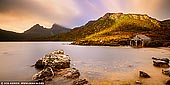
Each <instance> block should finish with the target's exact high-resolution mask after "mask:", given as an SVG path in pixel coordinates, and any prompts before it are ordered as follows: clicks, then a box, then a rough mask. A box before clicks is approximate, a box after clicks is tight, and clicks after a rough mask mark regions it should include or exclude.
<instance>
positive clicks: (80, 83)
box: [72, 79, 91, 85]
mask: <svg viewBox="0 0 170 85" xmlns="http://www.w3.org/2000/svg"><path fill="white" fill-rule="evenodd" d="M72 85H91V84H89V82H88V81H87V80H86V79H76V80H75V81H73V83H72Z"/></svg>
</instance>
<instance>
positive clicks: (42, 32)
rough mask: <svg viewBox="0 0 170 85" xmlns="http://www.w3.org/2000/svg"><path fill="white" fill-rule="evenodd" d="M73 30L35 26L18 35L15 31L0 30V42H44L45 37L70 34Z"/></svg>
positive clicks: (60, 27)
mask: <svg viewBox="0 0 170 85" xmlns="http://www.w3.org/2000/svg"><path fill="white" fill-rule="evenodd" d="M70 30H71V29H69V28H66V27H63V26H60V25H58V24H53V25H52V27H51V28H50V29H49V28H44V27H43V26H40V25H39V24H35V25H34V26H32V27H31V28H30V29H28V30H26V31H24V32H23V33H16V32H13V31H6V30H2V29H0V34H1V37H0V41H13V40H16V41H18V40H23V41H24V40H29V41H30V40H37V39H38V38H40V39H38V40H41V39H42V40H43V37H49V36H52V35H56V34H59V33H64V32H68V31H70Z"/></svg>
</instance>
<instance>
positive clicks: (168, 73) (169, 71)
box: [162, 69, 170, 76]
mask: <svg viewBox="0 0 170 85" xmlns="http://www.w3.org/2000/svg"><path fill="white" fill-rule="evenodd" d="M162 73H163V74H165V75H168V76H170V70H163V69H162Z"/></svg>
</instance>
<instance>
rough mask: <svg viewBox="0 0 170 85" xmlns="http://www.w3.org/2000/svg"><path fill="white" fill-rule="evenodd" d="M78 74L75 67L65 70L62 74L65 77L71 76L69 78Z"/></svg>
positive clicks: (73, 77) (76, 76)
mask: <svg viewBox="0 0 170 85" xmlns="http://www.w3.org/2000/svg"><path fill="white" fill-rule="evenodd" d="M79 76H80V72H79V70H77V69H76V68H71V69H69V70H67V72H66V73H65V74H64V77H65V78H71V79H75V78H78V77H79Z"/></svg>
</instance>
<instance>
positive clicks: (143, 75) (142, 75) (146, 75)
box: [139, 71, 151, 78]
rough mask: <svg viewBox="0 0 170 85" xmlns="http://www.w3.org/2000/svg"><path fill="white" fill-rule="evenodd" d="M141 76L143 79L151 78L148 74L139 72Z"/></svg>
mask: <svg viewBox="0 0 170 85" xmlns="http://www.w3.org/2000/svg"><path fill="white" fill-rule="evenodd" d="M139 76H140V77H143V78H151V77H150V76H149V75H148V74H147V73H145V72H143V71H139Z"/></svg>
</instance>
